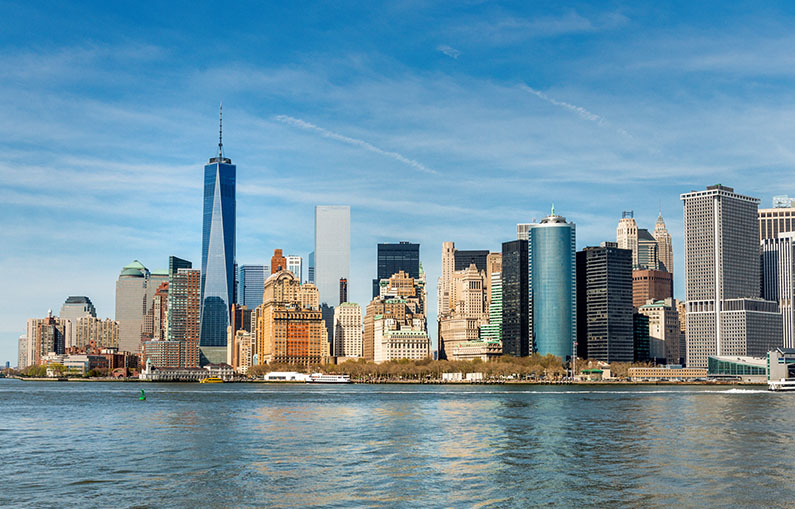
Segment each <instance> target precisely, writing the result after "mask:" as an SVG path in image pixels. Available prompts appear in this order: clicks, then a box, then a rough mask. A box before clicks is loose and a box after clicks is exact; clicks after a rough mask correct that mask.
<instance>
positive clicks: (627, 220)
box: [616, 210, 638, 267]
mask: <svg viewBox="0 0 795 509" xmlns="http://www.w3.org/2000/svg"><path fill="white" fill-rule="evenodd" d="M616 242H617V243H618V247H619V249H629V250H631V251H632V267H637V266H638V223H636V222H635V213H634V212H632V211H631V210H629V211H624V212H622V213H621V220H620V221H619V222H618V227H617V228H616Z"/></svg>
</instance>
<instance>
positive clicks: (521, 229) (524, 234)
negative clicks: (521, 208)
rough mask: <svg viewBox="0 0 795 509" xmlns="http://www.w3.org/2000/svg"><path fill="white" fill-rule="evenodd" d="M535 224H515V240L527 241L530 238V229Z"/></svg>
mask: <svg viewBox="0 0 795 509" xmlns="http://www.w3.org/2000/svg"><path fill="white" fill-rule="evenodd" d="M535 224H536V223H535V222H532V223H517V224H516V240H527V239H529V238H530V237H529V236H530V228H532V227H533V226H534V225H535Z"/></svg>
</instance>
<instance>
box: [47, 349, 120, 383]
mask: <svg viewBox="0 0 795 509" xmlns="http://www.w3.org/2000/svg"><path fill="white" fill-rule="evenodd" d="M41 364H42V365H45V366H47V376H49V377H55V376H60V375H64V376H68V375H75V376H83V375H85V374H86V373H88V372H89V371H90V370H92V369H107V368H108V360H107V359H106V358H105V356H103V355H85V354H77V355H60V354H54V353H50V354H48V355H45V356H44V357H42V358H41ZM58 365H60V366H63V368H61V369H60V370H59V369H56V367H55V366H58Z"/></svg>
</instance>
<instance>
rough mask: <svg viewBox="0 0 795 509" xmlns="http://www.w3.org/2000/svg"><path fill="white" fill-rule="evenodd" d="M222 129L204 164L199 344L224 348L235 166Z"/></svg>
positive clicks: (231, 282) (230, 280) (229, 294)
mask: <svg viewBox="0 0 795 509" xmlns="http://www.w3.org/2000/svg"><path fill="white" fill-rule="evenodd" d="M223 147H224V146H223V139H222V137H221V131H220V130H219V134H218V155H217V156H216V157H213V158H212V159H210V162H209V163H208V164H207V165H205V166H204V223H203V225H202V268H201V328H200V340H199V346H201V347H210V348H212V347H225V346H226V327H227V326H228V325H229V310H230V306H231V305H232V303H233V302H234V293H235V290H234V284H235V271H234V265H235V209H236V206H235V181H236V172H237V168H236V167H235V165H233V164H232V160H231V159H229V158H226V157H224V154H223Z"/></svg>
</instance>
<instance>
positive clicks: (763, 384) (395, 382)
mask: <svg viewBox="0 0 795 509" xmlns="http://www.w3.org/2000/svg"><path fill="white" fill-rule="evenodd" d="M6 378H8V379H14V380H21V381H24V382H77V383H80V382H86V383H97V382H120V383H145V384H173V383H177V384H197V383H199V382H198V381H154V380H138V379H137V378H31V377H20V376H10V377H6ZM224 383H226V384H273V385H349V384H345V383H342V384H317V383H316V384H309V383H307V382H299V381H275V380H235V381H229V382H224ZM387 384H392V385H554V386H618V387H621V386H627V385H633V386H635V385H666V386H667V385H688V386H689V385H706V386H756V387H766V386H767V383H766V382H741V381H720V382H704V381H692V382H673V381H670V382H668V381H660V382H632V381H616V382H606V381H600V382H597V381H593V382H541V381H525V380H521V381H518V380H506V381H493V382H468V381H454V382H452V381H444V382H443V381H441V380H434V381H419V380H384V381H364V380H362V381H351V383H350V385H387Z"/></svg>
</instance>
